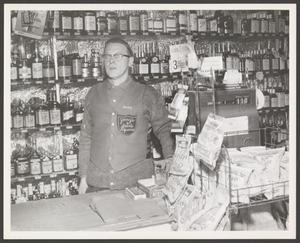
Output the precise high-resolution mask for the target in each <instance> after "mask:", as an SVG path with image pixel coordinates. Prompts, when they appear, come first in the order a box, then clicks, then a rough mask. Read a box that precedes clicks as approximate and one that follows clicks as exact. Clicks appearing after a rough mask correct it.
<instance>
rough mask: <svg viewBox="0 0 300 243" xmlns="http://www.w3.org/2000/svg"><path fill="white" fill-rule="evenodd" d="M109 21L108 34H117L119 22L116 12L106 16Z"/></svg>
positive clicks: (108, 13) (110, 12)
mask: <svg viewBox="0 0 300 243" xmlns="http://www.w3.org/2000/svg"><path fill="white" fill-rule="evenodd" d="M106 19H107V32H108V34H110V35H112V34H117V31H118V22H117V15H116V13H115V12H112V11H109V12H107V14H106Z"/></svg>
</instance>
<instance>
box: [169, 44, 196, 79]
mask: <svg viewBox="0 0 300 243" xmlns="http://www.w3.org/2000/svg"><path fill="white" fill-rule="evenodd" d="M195 56H196V54H195V51H194V50H193V48H192V47H191V45H189V44H187V43H185V44H179V45H171V46H170V60H169V69H170V70H169V71H170V73H176V72H187V71H188V70H189V67H191V68H195V66H197V65H198V60H197V56H196V58H195ZM195 62H196V65H195Z"/></svg>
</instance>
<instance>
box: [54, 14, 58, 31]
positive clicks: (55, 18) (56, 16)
mask: <svg viewBox="0 0 300 243" xmlns="http://www.w3.org/2000/svg"><path fill="white" fill-rule="evenodd" d="M53 29H59V12H58V11H54V19H53Z"/></svg>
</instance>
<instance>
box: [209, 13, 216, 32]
mask: <svg viewBox="0 0 300 243" xmlns="http://www.w3.org/2000/svg"><path fill="white" fill-rule="evenodd" d="M207 26H208V31H209V32H210V33H217V32H218V22H217V18H216V16H215V15H211V16H209V18H208V21H207Z"/></svg>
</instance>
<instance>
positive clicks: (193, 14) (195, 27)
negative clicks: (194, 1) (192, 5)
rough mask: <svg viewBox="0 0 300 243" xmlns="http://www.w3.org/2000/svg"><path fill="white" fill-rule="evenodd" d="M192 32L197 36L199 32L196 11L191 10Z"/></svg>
mask: <svg viewBox="0 0 300 243" xmlns="http://www.w3.org/2000/svg"><path fill="white" fill-rule="evenodd" d="M189 18H190V21H189V22H190V30H191V33H192V34H195V33H197V32H198V16H197V11H196V10H190V15H189Z"/></svg>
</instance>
